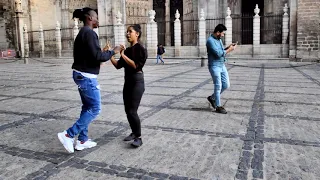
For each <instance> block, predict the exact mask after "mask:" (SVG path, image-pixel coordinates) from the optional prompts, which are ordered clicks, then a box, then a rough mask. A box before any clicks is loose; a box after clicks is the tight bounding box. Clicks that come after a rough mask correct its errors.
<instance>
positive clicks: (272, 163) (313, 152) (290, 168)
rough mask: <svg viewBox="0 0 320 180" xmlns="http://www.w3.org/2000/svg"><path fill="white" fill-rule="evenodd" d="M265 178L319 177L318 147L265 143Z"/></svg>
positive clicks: (319, 153)
mask: <svg viewBox="0 0 320 180" xmlns="http://www.w3.org/2000/svg"><path fill="white" fill-rule="evenodd" d="M265 147H266V148H265V149H266V151H265V152H266V155H265V156H266V157H265V161H266V179H268V180H273V179H281V180H285V179H303V180H308V179H319V177H320V171H319V166H320V162H319V159H320V149H319V148H314V147H302V146H292V145H286V144H276V143H266V144H265Z"/></svg>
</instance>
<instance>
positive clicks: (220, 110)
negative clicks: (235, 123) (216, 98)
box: [216, 106, 227, 114]
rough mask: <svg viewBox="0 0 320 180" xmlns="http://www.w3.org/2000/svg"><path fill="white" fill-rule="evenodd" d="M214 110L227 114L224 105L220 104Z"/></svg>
mask: <svg viewBox="0 0 320 180" xmlns="http://www.w3.org/2000/svg"><path fill="white" fill-rule="evenodd" d="M216 112H217V113H221V114H227V111H226V110H225V109H224V107H222V106H220V107H217V108H216Z"/></svg>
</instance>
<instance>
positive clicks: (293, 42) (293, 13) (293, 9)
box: [289, 0, 298, 59]
mask: <svg viewBox="0 0 320 180" xmlns="http://www.w3.org/2000/svg"><path fill="white" fill-rule="evenodd" d="M289 3H290V18H289V19H290V28H289V29H290V37H289V57H290V59H295V58H296V55H297V54H296V53H297V32H298V29H297V28H298V27H297V22H298V21H297V4H298V3H297V0H290V1H289Z"/></svg>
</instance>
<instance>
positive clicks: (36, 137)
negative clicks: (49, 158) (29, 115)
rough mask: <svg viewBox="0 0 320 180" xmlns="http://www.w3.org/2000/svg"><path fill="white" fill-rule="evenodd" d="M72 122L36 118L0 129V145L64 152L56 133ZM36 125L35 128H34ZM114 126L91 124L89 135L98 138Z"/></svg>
mask: <svg viewBox="0 0 320 180" xmlns="http://www.w3.org/2000/svg"><path fill="white" fill-rule="evenodd" d="M73 123H74V122H71V121H64V120H56V119H36V118H34V119H33V120H32V121H30V122H28V123H26V125H23V126H18V127H16V128H14V129H7V130H4V131H2V138H1V142H0V144H1V145H7V146H12V147H18V148H20V149H27V150H31V151H36V152H49V153H62V152H63V153H64V152H65V149H64V148H63V147H62V146H61V144H60V142H59V140H58V138H57V133H58V132H62V131H64V130H65V129H67V128H68V127H70V126H71V125H72V124H73ZM35 127H36V128H35ZM112 128H114V127H112V126H108V125H101V124H99V125H97V124H92V125H91V126H90V127H89V131H90V134H89V135H90V137H91V138H98V137H101V136H102V135H103V134H105V133H106V132H107V131H109V130H110V129H112Z"/></svg>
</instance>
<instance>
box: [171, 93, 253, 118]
mask: <svg viewBox="0 0 320 180" xmlns="http://www.w3.org/2000/svg"><path fill="white" fill-rule="evenodd" d="M222 104H225V106H228V110H229V111H230V112H233V113H242V114H245V113H247V114H249V113H250V112H251V109H250V108H251V106H252V104H253V102H252V101H237V100H232V99H227V100H225V99H222ZM170 107H173V108H177V109H179V108H185V109H187V110H195V111H197V110H199V111H207V112H212V111H213V109H212V107H211V105H210V104H209V102H208V100H207V99H206V98H199V97H188V96H187V97H183V98H181V99H179V100H175V101H174V102H173V104H171V105H170ZM215 115H218V114H215V113H214V114H213V116H215Z"/></svg>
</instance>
